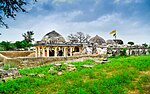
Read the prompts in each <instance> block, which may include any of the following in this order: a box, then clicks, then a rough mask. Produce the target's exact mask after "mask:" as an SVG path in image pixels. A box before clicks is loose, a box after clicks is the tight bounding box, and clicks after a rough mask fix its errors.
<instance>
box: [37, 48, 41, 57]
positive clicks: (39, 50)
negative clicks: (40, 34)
mask: <svg viewBox="0 0 150 94" xmlns="http://www.w3.org/2000/svg"><path fill="white" fill-rule="evenodd" d="M37 48H38V57H41V49H40V47H37Z"/></svg>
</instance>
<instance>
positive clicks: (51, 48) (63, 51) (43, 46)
mask: <svg viewBox="0 0 150 94" xmlns="http://www.w3.org/2000/svg"><path fill="white" fill-rule="evenodd" d="M34 46H35V48H36V50H35V56H36V57H50V56H55V57H57V56H65V57H66V56H72V55H73V53H81V51H82V45H81V44H79V43H74V44H72V43H67V42H66V41H65V39H64V38H63V36H62V35H60V34H59V33H57V32H56V31H52V32H49V33H47V34H46V35H45V36H44V37H43V38H42V40H41V41H37V43H36V44H35V45H34Z"/></svg>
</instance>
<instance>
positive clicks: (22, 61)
mask: <svg viewBox="0 0 150 94" xmlns="http://www.w3.org/2000/svg"><path fill="white" fill-rule="evenodd" d="M97 57H100V58H101V57H107V56H106V55H103V56H98V55H91V56H89V55H84V56H68V57H37V58H36V57H20V58H11V59H5V61H4V63H5V62H6V63H13V64H15V65H16V67H17V68H24V67H34V66H40V65H44V64H50V63H56V62H66V61H68V60H74V59H79V58H97Z"/></svg>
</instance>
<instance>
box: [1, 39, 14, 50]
mask: <svg viewBox="0 0 150 94" xmlns="http://www.w3.org/2000/svg"><path fill="white" fill-rule="evenodd" d="M0 46H1V49H3V50H6V51H8V50H14V49H15V45H14V44H13V43H11V42H8V41H6V42H5V41H2V42H1V43H0Z"/></svg>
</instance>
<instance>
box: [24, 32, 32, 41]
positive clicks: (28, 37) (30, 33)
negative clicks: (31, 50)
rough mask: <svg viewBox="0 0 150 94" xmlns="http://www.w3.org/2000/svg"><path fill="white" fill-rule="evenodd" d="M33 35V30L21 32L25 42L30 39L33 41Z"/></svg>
mask: <svg viewBox="0 0 150 94" xmlns="http://www.w3.org/2000/svg"><path fill="white" fill-rule="evenodd" d="M33 35H34V33H33V31H27V33H24V34H22V36H23V37H24V40H25V41H27V43H32V41H34V38H32V37H33Z"/></svg>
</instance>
